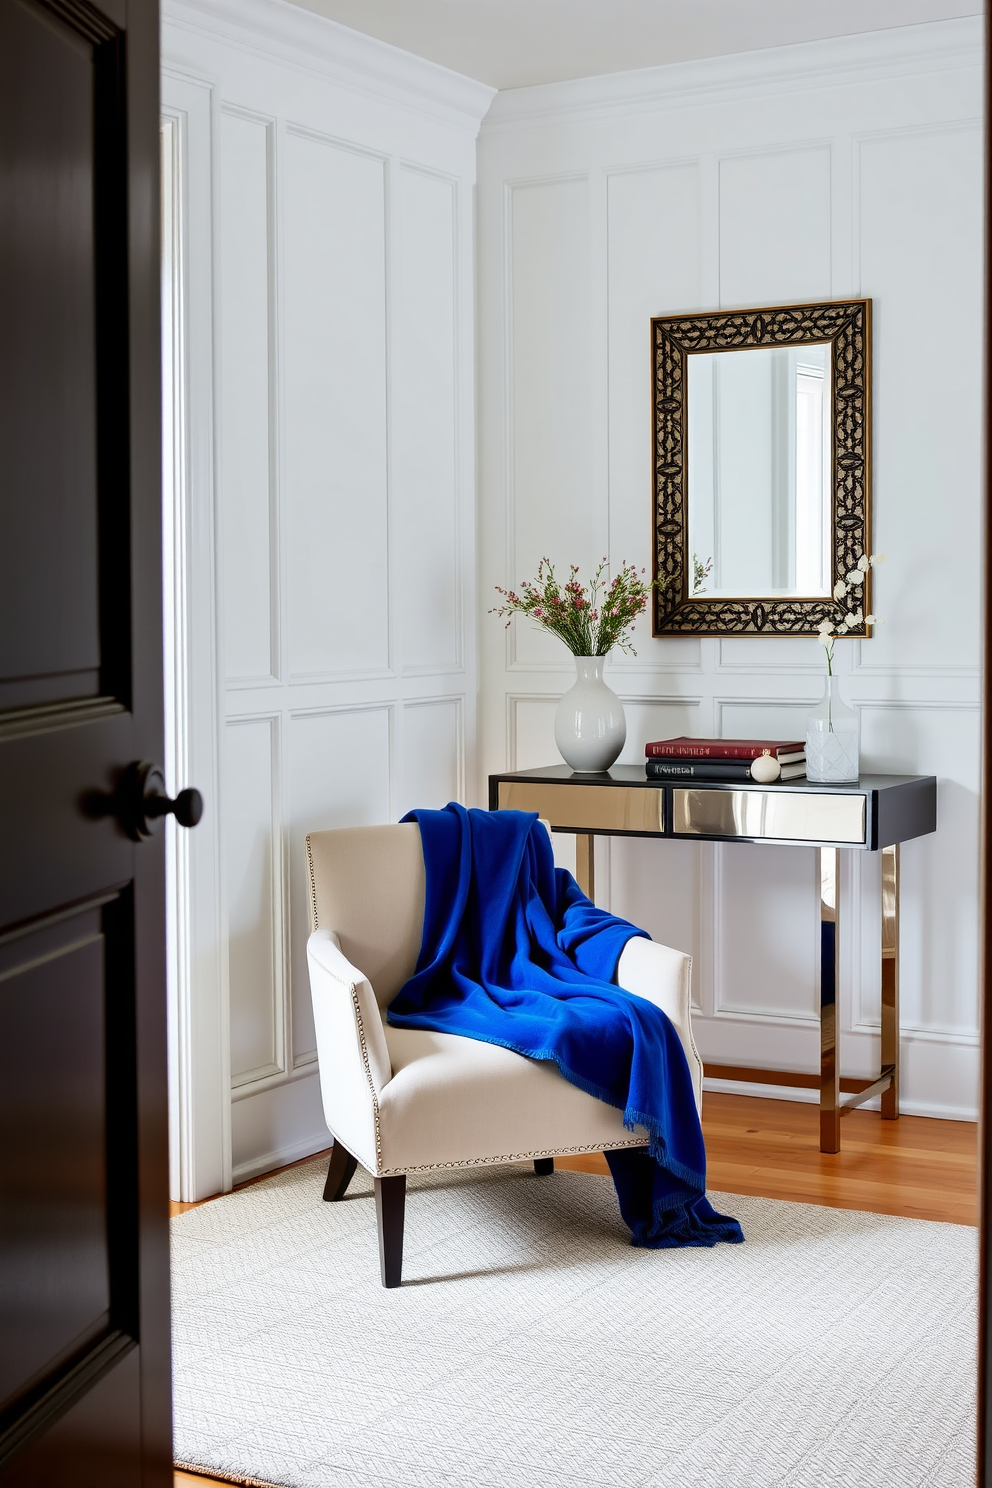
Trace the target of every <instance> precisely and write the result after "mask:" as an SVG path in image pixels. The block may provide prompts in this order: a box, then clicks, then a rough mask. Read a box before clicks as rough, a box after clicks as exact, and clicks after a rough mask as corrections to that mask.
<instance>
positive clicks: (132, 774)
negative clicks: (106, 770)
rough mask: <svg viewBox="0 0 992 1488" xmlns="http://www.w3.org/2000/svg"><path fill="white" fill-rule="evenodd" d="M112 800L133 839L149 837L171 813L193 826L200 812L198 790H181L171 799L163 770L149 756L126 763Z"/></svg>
mask: <svg viewBox="0 0 992 1488" xmlns="http://www.w3.org/2000/svg"><path fill="white" fill-rule="evenodd" d="M114 804H115V814H116V816H117V819H118V821H119V822H120V824H121V826H122V827H123V828H124V830H125V832H126V833H127V835H128V836H129V837H130V838H131V839H132V841H134V842H141V841H143V840H144V839H145V838H146V837H150V836H151V835H152V833H153V832H155V831H157V830H158V824H159V822H160V821H161V820H162V818H163V817H164V816H169V815H170V813H171V815H172V816H174V817H175V818H176V821H177V822H178V823H179V825H180V826H181V827H195V826H196V824H197V822H198V821H199V820H200V817H201V816H202V815H203V797H202V796H201V795H200V792H199V791H198V790H183V791H180V792H179V794H178V795H177V796H176V797H175V798H174V799H173V798H172V797H170V796H169V795H168V794H167V793H166V789H165V777H164V775H163V774H162V771H161V770H160V769H159V767H158V765H153V764H151V763H150V762H149V761H148V760H135V761H134V763H133V764H130V765H128V767H127V769H126V770H125V771H124V773H123V774H122V776H121V778H120V781H119V783H118V786H117V791H116V793H115V803H114Z"/></svg>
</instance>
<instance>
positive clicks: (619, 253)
mask: <svg viewBox="0 0 992 1488" xmlns="http://www.w3.org/2000/svg"><path fill="white" fill-rule="evenodd" d="M701 169H702V168H701V165H700V163H699V162H698V161H690V162H687V163H685V164H676V165H671V166H669V167H668V168H667V169H655V170H636V171H633V170H632V171H618V172H616V173H614V174H612V175H610V176H609V177H608V178H607V182H606V190H607V201H606V211H607V218H606V228H607V235H608V237H607V253H608V269H607V284H606V291H607V295H608V297H609V379H610V380H609V397H610V481H609V499H610V545H611V548H612V551H613V552H614V553H617V554H621V555H626V557H627V559H628V561H631V560H633V558H634V557H635V556H636V555H638V554H641V553H643V551H644V492H645V491H648V490H650V488H651V445H650V441H649V439H648V433H649V432H650V428H651V385H650V380H649V378H648V377H647V376H646V374H645V368H646V367H647V366H648V364H649V359H650V335H649V323H650V320H651V317H652V315H659V314H661V313H666V314H667V313H673V314H674V313H675V312H677V311H679V310H695V309H698V307H699V306H700V305H701V304H702V303H703V300H704V296H703V284H702V280H703V262H702V255H701V246H702V222H701V220H700V198H701V187H700V175H701ZM662 306H664V307H665V309H664V312H663V311H662V309H661V307H662ZM639 630H641V631H642V632H643V634H644V636H645V637H648V636H650V634H651V624H650V618H649V617H647V616H646V617H645V620H644V622H643V624H642V625H641V626H640V627H639ZM673 644H674V645H675V646H677V647H679V648H680V649H681V650H684V651H685V652H686V653H691V654H692V655H693V659H694V660H695V661H696V662H697V664H698V656H699V642H698V641H692V640H689V639H686V640H678V641H675V642H674V643H673Z"/></svg>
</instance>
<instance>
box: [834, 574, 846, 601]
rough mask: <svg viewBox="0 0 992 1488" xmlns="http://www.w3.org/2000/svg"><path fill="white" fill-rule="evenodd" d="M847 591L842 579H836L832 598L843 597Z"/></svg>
mask: <svg viewBox="0 0 992 1488" xmlns="http://www.w3.org/2000/svg"><path fill="white" fill-rule="evenodd" d="M846 593H847V585H846V584H845V583H844V580H843V579H838V580H837V582H836V584H835V585H834V599H843V598H844V595H845V594H846Z"/></svg>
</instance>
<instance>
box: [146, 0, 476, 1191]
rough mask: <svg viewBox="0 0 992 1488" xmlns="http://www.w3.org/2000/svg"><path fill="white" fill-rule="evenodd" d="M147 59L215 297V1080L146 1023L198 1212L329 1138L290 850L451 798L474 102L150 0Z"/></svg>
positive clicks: (317, 26) (463, 633) (206, 713)
mask: <svg viewBox="0 0 992 1488" xmlns="http://www.w3.org/2000/svg"><path fill="white" fill-rule="evenodd" d="M163 55H164V57H165V59H166V65H167V68H168V69H170V71H171V72H172V73H174V74H176V75H177V76H180V75H181V77H182V79H183V80H184V81H182V82H181V83H180V82H179V81H177V82H176V83H175V84H174V85H173V84H171V83H170V84H168V85H167V88H172V89H173V90H179V91H180V92H181V91H182V90H183V89H185V90H187V91H190V90H192V91H193V93H195V95H196V97H197V98H198V99H201V100H203V102H202V105H201V106H200V113H201V114H202V120H201V132H200V133H199V134H198V135H196V137H195V138H194V134H193V132H192V129H191V130H190V132H189V143H188V153H189V171H190V180H191V181H192V179H193V176H194V174H196V179H197V180H198V181H199V182H200V187H201V190H200V195H199V197H197V199H196V202H195V203H194V202H193V201H192V199H191V201H190V208H189V212H188V219H189V220H188V223H187V236H188V242H189V244H190V245H192V244H193V241H194V238H195V236H196V233H197V232H199V233H200V239H202V241H203V243H204V244H205V247H204V248H203V252H204V254H205V260H206V266H207V268H206V284H207V290H209V285H210V279H211V276H212V277H213V279H214V280H215V282H216V287H217V289H216V294H215V296H214V304H215V307H216V318H215V319H214V318H213V317H212V314H211V307H210V298H209V294H207V295H206V298H205V300H204V302H203V303H202V304H201V306H200V316H201V318H200V319H198V321H197V325H196V331H197V335H198V336H199V337H200V338H201V340H203V341H204V342H205V343H206V349H207V350H209V349H210V344H211V339H212V336H213V337H215V340H216V357H215V362H214V368H213V371H211V368H210V366H209V364H208V363H204V367H205V371H203V373H202V376H201V377H200V380H199V381H198V382H197V383H196V386H195V387H194V385H193V380H192V377H190V378H189V400H190V404H191V410H192V411H191V415H190V419H191V426H192V422H193V421H195V420H199V421H200V423H201V424H202V425H203V427H204V430H205V435H204V437H205V438H207V437H208V436H209V439H210V440H214V441H215V445H216V477H217V490H218V500H217V502H216V506H215V504H214V500H213V489H212V484H211V483H210V482H209V481H207V480H204V481H203V482H202V483H201V484H200V485H195V486H192V487H191V490H190V499H191V503H192V506H193V507H194V508H195V513H194V520H195V521H196V522H198V523H199V524H200V527H201V528H202V529H203V530H205V531H207V532H209V533H210V534H211V535H210V543H209V546H208V548H207V549H206V550H205V552H209V554H210V555H212V554H213V551H214V548H213V530H214V526H215V525H216V531H217V565H218V569H219V574H218V575H217V576H216V577H214V578H211V579H210V580H209V582H208V581H207V579H206V576H204V580H203V582H204V585H205V592H206V593H208V594H209V596H210V598H211V601H213V600H214V599H216V600H217V601H218V604H219V611H220V624H219V625H218V626H217V627H216V628H215V629H212V628H211V627H210V626H208V625H205V624H204V622H203V617H202V616H199V615H198V616H195V617H194V621H193V623H191V625H190V628H189V636H188V640H189V646H190V648H191V653H192V654H193V655H194V656H196V657H198V658H200V663H201V664H202V665H203V666H204V667H206V668H213V674H214V675H215V677H216V676H220V677H223V679H224V682H223V685H222V686H221V687H218V685H217V684H216V683H215V684H214V688H213V692H212V694H211V695H209V696H208V695H207V693H206V691H204V692H202V694H201V695H200V696H199V697H198V699H197V701H196V707H195V708H194V710H193V728H192V731H193V733H197V731H199V732H198V735H197V736H198V737H202V738H203V739H204V740H205V741H207V742H208V744H210V747H211V748H212V750H213V764H212V766H211V769H212V771H213V774H212V776H211V770H209V769H206V768H204V770H203V771H202V773H201V774H196V773H195V772H194V773H191V774H190V776H189V777H188V778H190V779H191V780H192V781H193V783H195V784H197V785H199V786H201V788H204V789H205V794H206V795H207V802H208V815H207V817H206V818H205V823H204V825H205V826H206V825H207V823H208V822H210V821H212V820H214V821H216V820H217V819H219V818H220V817H222V819H223V828H224V832H223V852H222V853H221V854H220V860H219V863H217V862H215V864H214V870H215V883H216V884H217V888H216V890H215V898H216V922H215V923H216V929H215V937H216V942H217V944H216V947H215V949H216V952H217V959H218V963H219V965H220V967H221V972H222V974H221V976H220V977H219V989H218V991H217V994H216V995H215V998H214V1004H213V1006H214V1011H215V1013H216V1012H217V1011H218V1009H219V1011H220V1013H221V1015H222V1019H223V1026H224V1028H225V1029H226V1028H227V1024H228V1020H229V1046H230V1054H229V1056H228V1054H227V1046H226V1045H225V1046H224V1050H223V1053H224V1068H223V1071H222V1073H221V1072H219V1071H218V1069H217V1067H216V1065H217V1058H216V1056H217V1052H218V1051H217V1049H216V1048H214V1046H213V1045H209V1047H208V1042H207V1041H204V1040H203V1039H202V1038H200V1036H199V1035H197V1034H196V1033H195V1031H194V1032H193V1033H191V1032H190V1031H189V1029H188V1028H186V1027H185V1026H181V1025H180V1023H179V1021H178V1020H177V1019H173V1031H174V1040H175V1043H176V1046H177V1050H179V1051H180V1053H179V1054H177V1058H184V1059H185V1060H186V1063H187V1064H188V1066H189V1067H190V1068H191V1069H192V1070H198V1069H200V1067H201V1065H202V1066H203V1068H204V1070H206V1069H207V1067H208V1065H209V1075H210V1079H211V1081H212V1088H213V1090H214V1092H215V1104H217V1105H218V1106H219V1107H220V1108H222V1116H223V1120H222V1122H220V1123H218V1122H217V1121H216V1120H215V1121H214V1127H213V1128H211V1129H210V1131H209V1132H206V1134H205V1135H203V1134H201V1133H200V1131H199V1124H198V1122H199V1118H198V1116H197V1113H196V1111H195V1110H192V1109H186V1108H184V1109H183V1112H182V1116H181V1120H179V1121H178V1124H177V1133H176V1138H177V1142H178V1143H179V1145H180V1147H181V1146H182V1141H183V1130H186V1129H192V1128H195V1129H196V1133H195V1134H196V1136H197V1140H199V1139H200V1135H203V1143H204V1144H205V1145H207V1146H212V1151H213V1154H214V1158H215V1161H214V1165H213V1167H212V1168H210V1169H209V1172H208V1170H207V1169H206V1168H204V1169H203V1175H202V1176H200V1175H199V1174H198V1173H193V1172H192V1171H190V1172H184V1175H180V1174H179V1173H178V1170H177V1173H176V1175H175V1177H174V1185H173V1186H174V1191H175V1192H176V1196H177V1197H179V1196H181V1197H182V1198H200V1197H203V1196H204V1195H205V1194H207V1193H211V1192H216V1190H217V1189H218V1188H222V1187H225V1186H227V1187H229V1186H230V1183H231V1181H232V1176H233V1178H234V1179H235V1180H236V1179H239V1178H244V1177H249V1176H252V1175H253V1174H255V1173H258V1172H263V1171H265V1170H266V1169H267V1168H270V1167H274V1166H278V1165H279V1164H280V1163H283V1162H287V1161H291V1160H292V1159H293V1158H294V1157H299V1156H302V1155H304V1154H305V1153H306V1152H310V1151H315V1150H318V1149H319V1148H322V1147H325V1146H327V1145H328V1143H329V1140H330V1138H329V1136H328V1133H327V1130H326V1128H325V1126H324V1123H323V1117H322V1114H321V1110H320V1100H319V1094H318V1089H317V1081H316V1078H315V1077H316V1062H315V1060H316V1053H315V1048H314V1034H313V1025H312V1020H311V1015H310V994H309V984H308V978H307V971H306V954H305V952H306V939H307V934H308V916H309V903H308V885H307V882H306V876H305V873H304V848H303V839H304V836H305V834H306V833H307V832H308V831H314V830H317V831H319V830H321V829H322V828H325V827H334V826H345V825H353V824H358V823H363V822H369V823H372V822H383V821H389V820H393V819H395V817H396V816H397V814H398V813H399V812H400V811H403V810H406V809H407V808H408V807H410V806H416V805H422V804H430V805H438V804H443V802H444V801H445V800H447V799H449V797H451V796H459V797H464V793H465V790H466V782H469V788H470V789H474V785H475V781H476V776H477V772H476V768H475V763H474V759H473V757H472V751H473V750H474V747H475V726H474V697H475V692H476V661H475V651H476V642H475V635H476V631H475V612H476V592H475V558H474V554H475V523H474V489H473V485H474V483H473V474H474V465H473V462H474V428H473V418H474V405H475V390H474V375H473V356H474V352H473V321H472V297H473V272H472V263H471V257H470V255H471V252H472V189H473V182H474V176H475V137H476V134H477V131H478V125H479V120H480V118H481V115H482V114H483V113H484V111H485V109H486V107H487V106H488V103H489V100H490V98H491V96H492V90H491V89H488V88H485V87H482V86H481V85H479V84H475V83H472V82H470V81H468V80H467V79H463V78H458V77H455V76H454V75H453V74H450V73H446V72H445V71H444V70H443V69H441V68H437V67H435V66H433V65H432V64H431V63H428V62H423V61H421V60H420V59H416V58H412V57H411V58H406V57H404V55H403V54H402V53H399V52H397V51H395V49H393V48H390V47H387V46H383V45H382V44H380V43H378V42H375V41H372V40H370V39H368V38H364V37H359V36H357V34H356V33H354V32H351V31H348V30H346V29H344V28H342V27H340V26H336V25H334V24H333V23H332V22H329V21H326V20H324V19H322V18H321V17H318V16H315V15H312V14H310V13H309V12H307V11H305V10H302V9H300V8H297V7H293V6H286V5H282V4H277V3H273V0H236V3H232V0H167V3H166V4H165V6H164V29H163ZM171 96H172V95H171V94H169V93H168V92H167V98H171ZM175 96H176V98H177V99H178V98H179V93H178V92H177V93H176V94H175ZM183 97H185V94H183ZM170 106H171V105H170ZM176 106H177V107H178V106H179V105H178V104H177V105H176ZM183 106H185V105H183ZM198 117H199V116H198ZM212 224H216V238H215V241H213V243H212V242H211V236H210V228H211V225H212ZM200 239H198V240H197V241H200ZM187 360H188V357H187ZM178 361H179V363H180V364H181V365H180V371H181V372H184V364H183V358H182V356H180V357H179V358H178ZM194 405H195V406H194ZM215 420H216V430H215V429H214V421H215ZM208 448H209V443H208ZM208 465H209V461H208ZM198 561H202V560H198ZM211 561H213V560H212V557H211ZM467 699H472V700H473V706H472V707H471V709H470V708H468V707H467V706H466V700H467ZM222 737H223V748H221V744H220V740H221V738H222ZM210 741H212V743H210ZM401 751H402V752H401ZM190 768H191V771H192V769H193V767H192V764H191V766H190ZM208 780H209V781H210V783H209V784H208V785H205V782H208ZM208 830H209V829H208ZM203 831H204V829H203V828H202V827H201V828H200V829H198V831H197V832H196V833H194V834H192V837H191V842H193V843H196V844H199V843H200V840H201V834H202V833H203ZM194 911H195V913H198V911H196V910H195V906H194ZM220 1004H222V1007H221V1006H220ZM225 1037H227V1035H226V1034H225ZM216 1042H217V1041H216V1040H215V1043H216ZM211 1061H213V1062H212V1063H211ZM187 1104H188V1103H187ZM179 1128H182V1130H179Z"/></svg>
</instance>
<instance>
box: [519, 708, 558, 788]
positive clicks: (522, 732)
mask: <svg viewBox="0 0 992 1488" xmlns="http://www.w3.org/2000/svg"><path fill="white" fill-rule="evenodd" d="M506 707H507V717H506V725H507V744H508V748H507V768H508V769H510V770H534V769H537V768H538V767H539V766H541V765H548V764H553V763H557V762H560V760H561V755H560V754H559V753H558V750H557V749H556V748H555V711H556V709H557V707H558V699H557V697H535V696H530V697H512V696H508V697H507V699H506Z"/></svg>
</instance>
